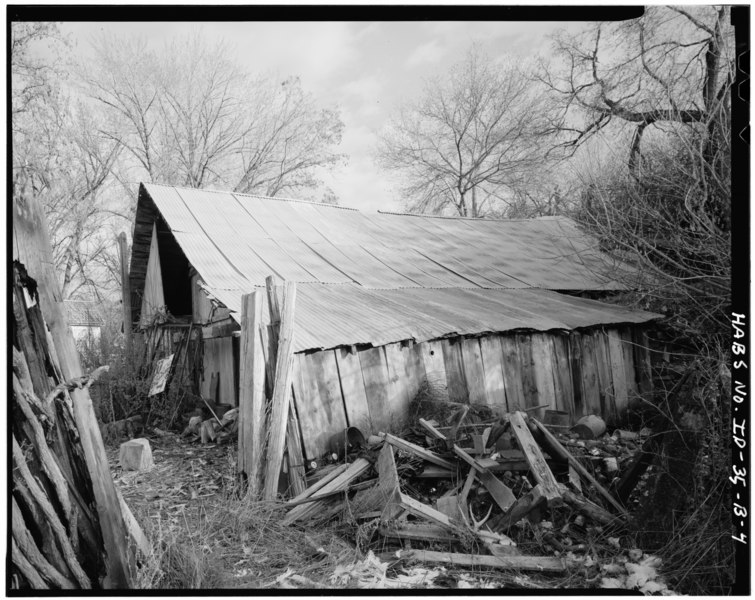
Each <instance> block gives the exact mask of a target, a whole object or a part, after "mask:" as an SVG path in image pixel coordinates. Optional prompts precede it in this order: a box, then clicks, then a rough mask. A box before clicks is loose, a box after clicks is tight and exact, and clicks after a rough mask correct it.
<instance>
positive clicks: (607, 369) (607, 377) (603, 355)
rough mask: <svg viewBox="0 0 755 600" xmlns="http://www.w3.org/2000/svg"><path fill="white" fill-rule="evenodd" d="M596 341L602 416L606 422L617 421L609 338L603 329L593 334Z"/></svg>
mask: <svg viewBox="0 0 755 600" xmlns="http://www.w3.org/2000/svg"><path fill="white" fill-rule="evenodd" d="M592 335H593V339H594V340H595V361H596V364H597V367H598V393H599V394H600V411H601V412H600V413H598V414H600V415H602V416H603V419H605V421H606V422H609V421H610V422H611V423H613V422H614V421H615V420H616V403H615V402H614V392H613V378H612V377H611V359H610V354H609V351H608V336H607V335H606V332H605V331H604V330H602V329H596V330H595V331H593V332H592Z"/></svg>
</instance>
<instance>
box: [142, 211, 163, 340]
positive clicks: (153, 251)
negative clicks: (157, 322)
mask: <svg viewBox="0 0 755 600" xmlns="http://www.w3.org/2000/svg"><path fill="white" fill-rule="evenodd" d="M164 307H165V294H164V293H163V275H162V269H161V267H160V251H159V249H158V244H157V227H156V226H155V224H154V223H153V224H152V241H151V242H150V246H149V259H148V260H147V273H146V275H145V279H144V295H143V296H142V309H141V317H140V320H139V323H140V324H141V325H142V326H146V325H148V324H150V323H151V322H152V319H153V317H154V316H155V314H156V313H157V312H158V311H160V310H163V308H164Z"/></svg>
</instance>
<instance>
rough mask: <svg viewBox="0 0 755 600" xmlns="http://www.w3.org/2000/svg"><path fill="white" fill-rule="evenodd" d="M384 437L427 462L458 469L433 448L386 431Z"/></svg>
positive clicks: (391, 443)
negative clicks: (424, 446) (418, 444)
mask: <svg viewBox="0 0 755 600" xmlns="http://www.w3.org/2000/svg"><path fill="white" fill-rule="evenodd" d="M382 435H383V437H385V441H386V442H388V443H389V444H390V445H391V446H395V447H396V448H401V449H402V450H404V451H405V452H410V453H412V454H414V455H416V456H418V457H420V458H421V459H423V460H426V461H427V462H431V463H433V464H435V465H438V466H439V467H443V468H444V469H451V470H456V467H455V466H454V464H453V463H451V462H449V461H447V460H446V459H445V458H442V457H440V456H438V455H437V454H435V452H433V451H431V450H427V449H426V448H422V447H421V446H417V445H416V444H412V443H411V442H407V441H406V440H404V439H401V438H400V437H398V436H395V435H392V434H390V433H384V434H382Z"/></svg>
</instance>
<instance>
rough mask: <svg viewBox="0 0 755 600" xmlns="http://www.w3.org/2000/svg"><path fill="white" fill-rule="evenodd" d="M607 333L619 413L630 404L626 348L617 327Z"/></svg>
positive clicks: (616, 404)
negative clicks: (625, 364)
mask: <svg viewBox="0 0 755 600" xmlns="http://www.w3.org/2000/svg"><path fill="white" fill-rule="evenodd" d="M607 334H608V354H609V358H610V361H611V378H612V379H613V390H614V402H615V408H616V412H617V413H622V412H623V411H624V410H625V409H626V408H627V405H628V404H629V390H628V386H627V374H626V370H625V369H624V349H623V348H622V344H621V336H619V332H618V331H616V330H615V329H609V330H608V331H607Z"/></svg>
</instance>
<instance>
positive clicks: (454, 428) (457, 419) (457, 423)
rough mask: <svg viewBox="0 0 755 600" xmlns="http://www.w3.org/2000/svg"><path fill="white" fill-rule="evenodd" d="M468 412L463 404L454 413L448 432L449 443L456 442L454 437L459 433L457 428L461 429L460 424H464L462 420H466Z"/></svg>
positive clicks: (467, 408) (467, 407) (466, 406)
mask: <svg viewBox="0 0 755 600" xmlns="http://www.w3.org/2000/svg"><path fill="white" fill-rule="evenodd" d="M468 412H469V406H468V405H466V404H465V405H464V406H462V407H461V409H460V410H459V411H458V412H457V413H456V416H455V417H454V420H453V423H452V424H451V431H449V432H448V438H449V439H450V440H451V441H456V435H457V433H458V432H459V427H461V424H462V423H463V422H464V419H466V418H467V413H468Z"/></svg>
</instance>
